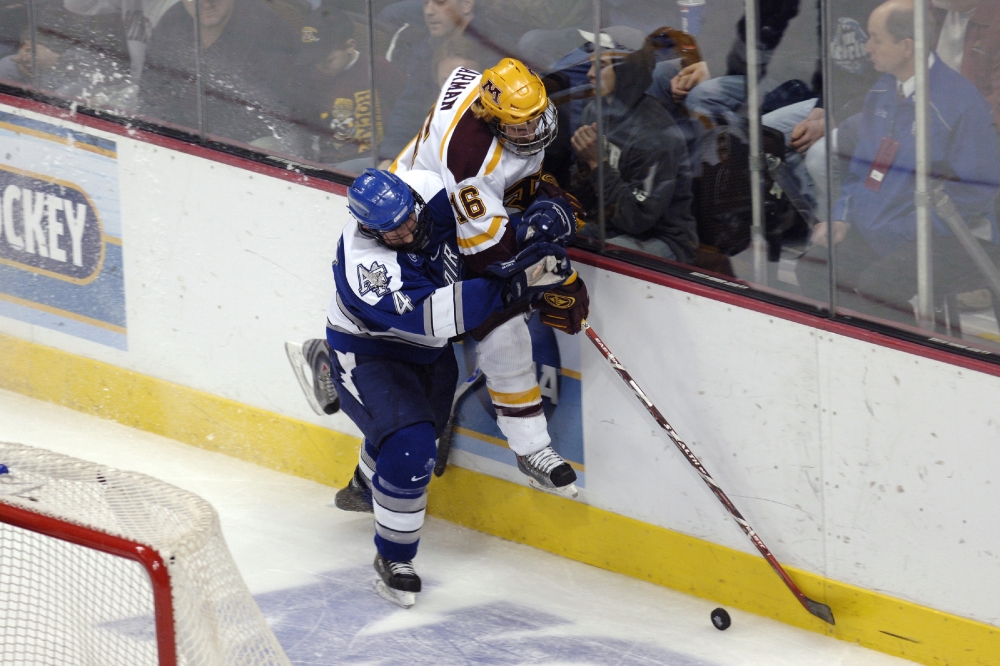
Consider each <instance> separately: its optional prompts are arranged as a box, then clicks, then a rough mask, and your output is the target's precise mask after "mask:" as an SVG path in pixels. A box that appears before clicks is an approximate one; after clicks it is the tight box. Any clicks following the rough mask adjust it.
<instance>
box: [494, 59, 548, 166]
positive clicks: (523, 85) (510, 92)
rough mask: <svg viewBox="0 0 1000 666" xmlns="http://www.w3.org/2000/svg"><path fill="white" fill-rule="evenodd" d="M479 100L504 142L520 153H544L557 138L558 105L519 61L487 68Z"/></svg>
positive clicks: (506, 61)
mask: <svg viewBox="0 0 1000 666" xmlns="http://www.w3.org/2000/svg"><path fill="white" fill-rule="evenodd" d="M479 103H480V104H481V105H482V107H483V111H485V112H486V115H488V116H489V117H490V118H491V120H490V127H491V129H493V132H494V134H496V136H497V138H498V139H499V141H500V143H501V144H502V145H503V146H504V147H505V148H507V149H509V150H511V151H512V152H514V153H516V154H518V155H533V154H535V153H538V152H541V151H542V150H544V149H545V147H546V146H547V145H549V144H550V143H552V140H553V139H555V136H556V131H557V130H558V123H557V117H556V109H555V106H554V105H553V104H552V103H551V102H550V101H549V96H548V94H547V93H546V92H545V85H544V84H543V83H542V80H541V79H540V78H539V77H538V75H537V74H535V73H534V72H533V71H531V70H530V69H528V67H527V66H525V65H524V63H522V62H520V61H518V60H514V59H513V58H504V59H503V60H501V61H500V62H499V63H497V65H496V67H490V68H489V69H486V70H484V71H483V78H482V79H481V81H480V84H479Z"/></svg>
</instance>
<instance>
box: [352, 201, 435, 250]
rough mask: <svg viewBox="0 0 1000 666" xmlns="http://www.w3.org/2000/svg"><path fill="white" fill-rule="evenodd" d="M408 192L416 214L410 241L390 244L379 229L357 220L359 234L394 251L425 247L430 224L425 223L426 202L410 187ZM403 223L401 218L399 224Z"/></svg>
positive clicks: (429, 235)
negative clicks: (402, 243) (401, 243)
mask: <svg viewBox="0 0 1000 666" xmlns="http://www.w3.org/2000/svg"><path fill="white" fill-rule="evenodd" d="M410 194H412V195H413V212H415V213H416V214H417V226H416V227H414V228H413V240H412V241H410V242H409V243H406V244H405V245H390V244H389V243H386V242H385V240H384V239H383V238H382V232H381V231H376V230H374V229H370V228H368V227H366V226H365V225H363V224H361V221H360V220H359V221H358V231H360V232H361V235H362V236H365V237H366V238H372V239H374V240H376V241H378V242H379V244H380V245H382V246H383V247H386V248H389V249H390V250H393V251H395V252H418V251H420V250H422V249H424V248H425V247H427V242H428V241H429V240H430V238H431V225H430V224H428V223H427V222H428V221H427V215H425V213H426V206H427V204H426V203H424V199H423V197H421V196H420V195H419V194H417V193H416V192H414V191H413V188H412V187H411V188H410ZM407 219H409V216H407ZM405 223H406V220H403V222H402V223H401V224H400V226H402V224H405ZM397 228H398V227H397Z"/></svg>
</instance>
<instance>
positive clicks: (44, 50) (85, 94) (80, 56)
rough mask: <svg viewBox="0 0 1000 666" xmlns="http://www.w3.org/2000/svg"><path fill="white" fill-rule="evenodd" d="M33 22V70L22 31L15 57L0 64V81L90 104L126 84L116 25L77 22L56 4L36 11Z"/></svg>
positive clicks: (28, 32)
mask: <svg viewBox="0 0 1000 666" xmlns="http://www.w3.org/2000/svg"><path fill="white" fill-rule="evenodd" d="M35 21H36V25H37V30H36V33H35V45H36V47H35V71H34V72H33V71H32V62H31V30H30V28H28V27H24V28H23V29H22V31H21V41H20V46H19V49H18V51H17V53H15V54H14V55H11V56H7V57H5V58H3V59H0V78H2V79H6V80H8V81H13V82H16V83H22V84H27V85H31V86H33V87H35V88H40V89H43V90H46V91H49V92H53V93H55V94H57V95H60V96H62V97H71V98H75V99H81V100H84V101H85V102H87V103H89V104H92V105H98V104H104V103H106V102H107V100H108V97H109V94H110V93H111V92H112V91H113V90H115V89H116V88H117V87H119V86H120V85H121V83H122V82H124V81H125V80H126V79H127V70H126V68H125V62H124V59H123V58H124V32H123V31H119V30H117V29H116V25H117V24H116V22H110V23H109V22H107V21H104V20H98V21H87V20H86V19H79V17H76V16H75V15H73V14H70V13H69V12H67V11H66V10H65V9H63V8H62V7H60V6H59V5H49V6H46V7H43V8H40V9H39V10H38V11H37V13H36V19H35ZM118 47H120V48H118Z"/></svg>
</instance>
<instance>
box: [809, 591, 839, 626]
mask: <svg viewBox="0 0 1000 666" xmlns="http://www.w3.org/2000/svg"><path fill="white" fill-rule="evenodd" d="M802 605H803V606H805V607H806V610H807V611H809V612H810V613H812V614H813V615H815V616H816V617H818V618H819V619H821V620H823V621H824V622H826V623H828V624H837V623H836V622H835V621H834V619H833V611H832V610H830V607H829V606H827V605H826V604H821V603H820V602H818V601H813V600H812V599H810V598H809V597H806V598H805V600H804V601H803V602H802Z"/></svg>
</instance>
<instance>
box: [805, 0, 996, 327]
mask: <svg viewBox="0 0 1000 666" xmlns="http://www.w3.org/2000/svg"><path fill="white" fill-rule="evenodd" d="M868 34H869V39H868V42H867V45H866V47H865V48H866V50H867V52H868V53H869V54H870V56H871V59H872V63H873V64H874V67H875V69H876V70H877V71H879V72H882V73H883V75H882V77H881V78H879V79H878V81H876V83H875V85H874V86H873V87H872V89H871V91H870V92H869V93H868V96H867V97H866V98H865V103H864V107H863V110H862V114H861V118H860V122H859V123H858V127H859V138H858V141H857V147H856V148H855V150H854V154H853V157H852V159H851V162H850V172H849V175H848V177H847V180H846V181H845V183H844V186H843V189H842V192H841V196H840V199H839V200H838V202H837V205H836V207H835V209H834V218H833V219H834V221H833V222H832V223H830V224H827V223H826V222H821V223H819V224H817V225H816V227H815V229H814V230H813V234H812V242H813V245H812V247H811V248H810V249H809V250H808V252H807V253H806V255H805V256H804V257H803V258H802V259H800V260H799V262H798V265H797V266H796V274H797V277H798V281H799V285H800V286H801V288H802V292H803V294H804V295H806V296H810V297H812V298H817V299H824V298H825V297H826V293H827V281H828V279H829V277H828V272H827V270H826V266H825V258H826V256H827V245H828V244H829V243H831V242H832V243H834V244H836V245H837V281H838V289H839V292H840V294H841V295H840V296H839V297H838V298H840V301H839V302H840V303H841V304H842V305H843V306H845V307H848V308H851V309H854V310H857V311H860V312H863V313H867V314H870V315H874V316H877V317H881V318H884V319H891V320H896V321H902V322H904V323H909V324H912V323H913V315H912V310H911V307H910V305H909V300H910V299H911V298H912V297H913V295H914V294H915V293H916V291H917V257H916V254H917V253H916V241H915V238H916V231H917V230H916V210H915V206H914V191H915V188H916V180H915V176H914V170H915V168H916V139H915V137H914V134H913V131H912V128H913V126H914V122H915V121H914V114H915V109H914V97H913V96H914V64H915V63H914V55H913V51H914V49H913V41H914V40H913V35H914V32H913V7H912V5H911V4H909V3H908V2H907V0H890V1H889V2H886V3H884V4H882V5H879V6H878V7H877V8H876V9H875V11H873V12H872V14H871V17H870V18H869V20H868ZM929 61H930V62H929V64H930V67H929V71H928V79H929V88H930V92H929V94H930V100H929V108H930V110H931V113H929V137H928V139H929V143H930V158H931V164H932V173H931V176H932V178H934V179H935V180H943V181H944V189H945V191H946V192H947V194H948V196H949V197H950V198H951V200H952V201H953V202H954V203H955V206H956V208H957V210H958V213H959V215H960V216H961V217H962V218H963V219H964V220H965V222H966V223H967V224H972V225H976V224H979V223H981V224H985V225H988V227H989V229H990V230H991V234H992V237H993V239H994V241H995V240H997V238H998V233H997V226H996V225H997V221H996V215H995V213H994V201H995V199H996V196H997V192H998V190H1000V144H998V140H997V136H996V133H995V132H994V131H993V125H992V120H991V117H990V109H989V106H988V105H987V104H986V102H985V101H984V100H983V97H982V95H980V94H979V93H978V92H976V89H975V87H974V86H973V85H972V84H971V83H969V81H967V80H966V79H965V78H964V77H962V76H961V75H960V74H958V73H957V72H955V71H954V70H952V69H951V68H949V67H948V66H947V65H946V64H945V63H944V62H943V61H942V60H941V58H940V57H938V56H936V55H935V54H933V53H932V54H931V55H930V58H929ZM894 146H895V148H894ZM893 153H894V154H893ZM890 157H891V159H889V158H890ZM929 213H930V216H931V219H932V222H933V227H934V239H933V254H932V258H933V274H934V279H935V282H936V285H937V287H938V290H937V291H938V293H949V292H955V293H957V292H966V291H972V290H975V289H979V288H982V287H983V286H985V285H984V280H983V278H982V277H981V276H980V275H979V273H978V271H977V270H976V268H975V267H974V265H973V263H972V262H971V261H970V259H969V257H968V255H967V254H966V253H965V252H964V250H963V249H962V247H961V245H960V243H959V242H958V240H957V239H956V238H955V237H954V236H952V235H951V232H950V230H949V228H948V226H947V225H946V223H945V222H944V220H943V219H942V218H941V217H940V216H939V215H938V214H937V212H936V211H935V210H934V208H933V207H931V210H930V211H929ZM987 247H988V250H989V251H990V252H991V253H993V254H995V252H994V249H995V246H993V245H992V244H989V245H988V246H987Z"/></svg>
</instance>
